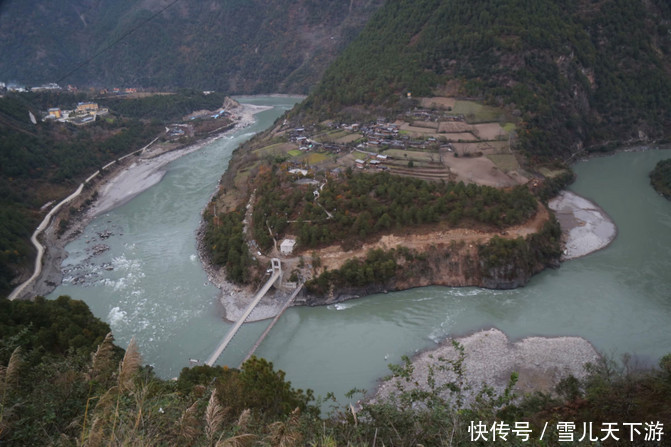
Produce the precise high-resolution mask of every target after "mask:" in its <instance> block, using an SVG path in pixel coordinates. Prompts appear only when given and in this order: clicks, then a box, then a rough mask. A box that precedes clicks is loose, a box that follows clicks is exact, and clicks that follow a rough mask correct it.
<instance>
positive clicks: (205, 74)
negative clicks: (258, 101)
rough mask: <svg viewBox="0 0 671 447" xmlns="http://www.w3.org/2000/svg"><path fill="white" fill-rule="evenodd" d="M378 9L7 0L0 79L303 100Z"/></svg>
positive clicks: (304, 0) (352, 4)
mask: <svg viewBox="0 0 671 447" xmlns="http://www.w3.org/2000/svg"><path fill="white" fill-rule="evenodd" d="M382 3H383V0H351V1H342V0H341V1H336V0H329V1H320V2H316V1H313V0H301V1H288V0H281V1H272V2H270V1H267V0H253V1H239V0H211V1H208V2H186V1H179V0H177V1H173V0H145V1H141V2H137V1H130V0H113V1H112V0H74V1H70V2H67V4H60V3H53V2H39V1H36V0H9V1H8V2H3V4H2V5H1V6H0V54H2V55H3V57H2V60H0V80H2V81H4V82H11V81H20V82H25V83H29V84H33V85H35V84H40V83H44V82H61V83H63V84H78V85H95V86H108V87H109V86H125V87H129V86H130V87H156V88H165V87H169V88H175V87H189V88H199V89H208V90H221V91H226V92H230V93H258V92H265V93H268V92H292V93H302V92H307V90H308V89H309V87H310V86H312V85H314V84H315V83H316V82H317V81H318V80H319V78H320V77H321V74H322V73H323V71H324V69H325V68H326V66H327V65H328V64H329V63H330V62H331V61H332V60H333V58H334V57H335V56H336V55H337V53H338V52H339V51H340V50H342V48H344V46H345V45H346V44H347V43H348V42H349V41H351V39H352V38H353V37H354V36H356V34H357V33H358V32H359V30H360V29H361V28H362V27H363V25H364V24H365V22H366V20H367V19H368V17H369V16H370V15H371V13H372V12H373V11H374V10H375V9H376V8H377V7H379V6H380V5H381V4H382ZM90 58H93V60H92V61H91V62H90V63H88V64H85V65H83V66H80V64H81V63H82V62H84V61H86V60H88V59H90Z"/></svg>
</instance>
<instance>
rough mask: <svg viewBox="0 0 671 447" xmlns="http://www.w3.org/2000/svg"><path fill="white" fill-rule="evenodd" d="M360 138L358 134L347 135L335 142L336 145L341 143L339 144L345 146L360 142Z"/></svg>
mask: <svg viewBox="0 0 671 447" xmlns="http://www.w3.org/2000/svg"><path fill="white" fill-rule="evenodd" d="M361 138H362V136H361V134H359V133H351V134H348V135H345V136H343V137H340V138H338V139H337V140H336V141H335V142H336V143H341V144H347V143H351V142H353V141H356V140H360V139H361Z"/></svg>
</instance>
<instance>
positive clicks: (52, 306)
mask: <svg viewBox="0 0 671 447" xmlns="http://www.w3.org/2000/svg"><path fill="white" fill-rule="evenodd" d="M0 310H1V311H2V312H0V365H2V368H0V388H1V389H0V399H1V400H0V442H2V443H4V444H7V445H16V446H32V445H55V446H103V445H105V446H116V445H119V446H121V445H143V446H159V445H186V446H220V447H221V446H241V445H247V446H252V445H258V446H303V445H313V446H336V445H353V446H365V445H368V446H371V445H395V446H416V445H418V444H419V445H426V446H441V445H444V446H462V445H463V446H473V445H475V446H480V445H482V446H484V445H501V446H511V445H512V446H518V445H519V446H522V445H526V446H556V445H586V444H584V443H580V442H574V443H572V444H571V443H558V442H557V439H558V432H557V424H558V422H560V421H573V422H575V424H576V427H577V428H576V437H577V436H578V434H579V433H581V432H582V423H583V422H585V423H593V424H594V426H595V434H596V435H598V436H599V437H603V433H602V432H600V431H599V429H598V428H596V427H599V428H600V427H601V425H600V424H601V423H602V422H618V423H620V424H622V423H623V422H635V423H641V427H640V428H641V430H640V431H641V436H640V437H638V440H639V441H640V442H634V443H627V444H626V445H634V446H635V445H663V444H664V442H665V441H666V439H667V437H668V434H666V430H665V433H664V434H663V436H662V438H661V439H662V441H664V442H661V443H645V442H643V441H642V439H643V434H644V433H647V431H646V432H644V428H643V423H647V422H650V423H652V422H660V423H661V424H663V427H664V428H668V427H669V424H671V408H670V407H669V406H668V402H669V400H670V399H671V355H667V356H666V357H664V358H662V359H661V361H660V368H659V369H654V370H636V369H634V368H632V362H631V361H630V359H628V358H625V359H624V361H623V362H622V363H620V364H619V366H618V365H616V364H615V363H613V362H610V361H604V362H602V363H599V364H597V365H591V366H590V367H589V375H588V376H587V378H586V379H585V380H577V379H575V378H573V377H568V378H566V379H565V380H563V381H562V382H561V383H560V384H559V386H558V387H557V389H556V392H555V393H552V394H542V393H536V394H533V395H529V396H525V397H524V398H523V399H516V398H515V394H514V392H513V388H512V385H513V384H514V383H515V380H516V377H515V376H514V375H513V377H511V383H510V385H511V387H509V388H508V389H507V390H506V391H505V392H504V393H501V394H496V393H493V392H492V391H491V389H489V388H487V387H486V386H485V387H484V388H483V389H482V390H481V392H480V393H479V394H478V397H477V398H476V399H475V400H474V401H472V402H466V401H465V400H464V392H465V391H466V390H465V389H463V385H461V381H460V379H459V378H460V377H463V374H464V372H463V370H462V363H463V355H462V357H460V358H458V359H457V360H454V361H449V362H448V361H445V360H440V359H436V363H435V365H434V372H433V374H434V375H437V374H442V372H443V371H446V370H449V371H451V372H455V373H456V377H457V379H455V381H453V382H450V383H448V384H446V385H444V386H440V387H438V386H436V385H435V384H433V382H432V380H431V379H429V381H428V383H427V384H426V385H427V386H426V388H425V389H426V391H417V390H415V389H414V387H412V384H411V383H410V382H408V381H407V379H408V378H409V377H410V374H411V371H412V365H411V364H410V363H408V362H406V363H404V364H402V365H401V366H395V367H393V368H392V375H393V376H396V377H398V378H399V379H400V381H399V386H398V388H397V390H396V392H395V393H393V396H392V397H390V398H389V399H386V400H383V401H380V402H377V403H367V402H365V403H363V404H362V406H361V407H360V408H356V409H354V408H351V407H349V406H346V405H342V404H340V405H339V404H337V403H332V404H331V408H332V411H331V412H330V413H329V414H328V415H322V414H320V411H319V407H320V406H321V407H322V408H326V407H327V406H328V405H323V404H324V402H323V401H321V400H319V401H315V400H314V398H313V396H312V393H311V392H310V391H302V390H298V389H295V388H293V387H292V386H291V384H290V382H288V381H287V380H286V377H285V375H284V373H283V372H281V371H275V370H274V368H273V365H272V363H269V362H267V361H265V360H262V359H257V358H252V359H250V360H249V361H247V362H246V363H245V364H244V365H243V366H242V368H241V369H240V370H235V369H229V368H226V367H221V366H217V367H214V368H212V367H208V366H200V367H194V368H190V369H188V368H185V369H184V370H183V371H182V372H181V374H180V376H179V378H178V380H177V381H166V380H162V379H160V378H158V377H156V375H155V374H154V373H153V372H152V370H151V368H150V367H148V366H142V360H141V356H140V352H139V351H138V349H137V346H136V344H135V342H134V341H131V343H130V345H129V346H128V348H127V350H126V351H125V353H124V352H123V350H121V349H119V348H117V347H115V346H114V344H113V338H112V336H111V334H109V327H108V326H107V325H106V324H105V323H102V322H100V321H99V320H97V319H96V318H95V317H93V316H92V315H91V313H90V311H89V309H88V307H87V306H86V305H85V304H84V303H82V302H79V301H73V300H71V299H69V298H67V297H60V298H58V299H57V300H55V301H47V300H44V299H38V300H37V301H36V302H34V303H33V302H9V301H6V300H2V301H0ZM457 347H458V345H457ZM430 377H431V376H430ZM328 399H329V401H330V400H331V399H332V396H331V397H329V398H328ZM480 421H482V422H483V423H486V424H487V425H488V426H489V427H491V426H492V424H493V423H494V422H495V421H496V422H497V424H508V427H511V428H512V427H515V423H519V422H528V423H529V428H530V429H531V430H532V432H531V436H530V439H529V441H528V442H523V441H522V439H521V438H519V437H516V436H515V435H514V434H513V433H512V432H510V433H509V436H508V438H507V440H502V439H500V438H498V439H497V440H496V441H492V440H491V434H490V435H487V438H488V439H489V440H488V441H487V442H485V441H484V440H482V439H480V440H478V441H475V442H474V441H472V440H471V439H473V438H472V430H471V429H469V427H471V425H472V424H477V423H478V422H480ZM546 422H547V423H548V429H547V432H546V433H545V435H544V440H543V441H540V440H539V437H540V433H541V432H542V431H543V427H544V424H545V423H546ZM501 426H502V425H501ZM620 427H621V425H620ZM646 429H647V427H646ZM622 430H624V428H622ZM618 435H619V436H620V437H622V438H625V437H626V436H628V433H624V432H620V433H618ZM599 445H605V446H608V445H615V444H614V443H612V442H608V441H605V442H603V443H602V444H599Z"/></svg>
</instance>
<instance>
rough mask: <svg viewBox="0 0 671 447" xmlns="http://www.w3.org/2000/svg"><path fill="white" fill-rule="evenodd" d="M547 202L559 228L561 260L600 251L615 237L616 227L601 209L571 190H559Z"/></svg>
mask: <svg viewBox="0 0 671 447" xmlns="http://www.w3.org/2000/svg"><path fill="white" fill-rule="evenodd" d="M548 205H549V206H550V209H552V210H553V211H554V212H555V215H556V216H557V220H558V221H559V225H560V226H561V228H562V233H563V239H564V254H563V255H562V259H563V260H568V259H575V258H579V257H582V256H585V255H588V254H590V253H593V252H595V251H598V250H601V249H603V248H605V247H607V246H608V245H609V244H610V243H611V242H612V241H613V240H614V239H615V237H616V236H617V227H616V226H615V223H614V222H613V220H612V219H611V218H610V217H609V216H608V214H606V212H605V211H604V210H602V209H601V208H600V207H599V206H598V205H596V204H595V203H594V202H591V201H590V200H587V199H586V198H584V197H581V196H579V195H577V194H575V193H573V192H571V191H562V192H560V193H559V194H558V195H557V197H555V198H553V199H552V200H550V202H549V204H548Z"/></svg>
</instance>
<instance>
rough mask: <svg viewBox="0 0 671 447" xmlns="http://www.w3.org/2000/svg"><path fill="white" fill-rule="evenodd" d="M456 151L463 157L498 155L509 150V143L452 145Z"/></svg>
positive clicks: (484, 142)
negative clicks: (475, 154) (481, 154)
mask: <svg viewBox="0 0 671 447" xmlns="http://www.w3.org/2000/svg"><path fill="white" fill-rule="evenodd" d="M452 146H454V149H455V150H456V151H457V152H458V153H459V154H460V155H461V154H465V153H471V154H473V153H476V152H482V153H485V154H487V153H497V152H501V151H504V150H505V151H507V150H508V142H507V141H477V142H473V143H452Z"/></svg>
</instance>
